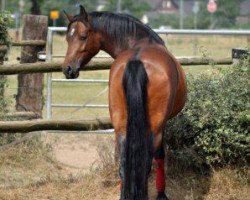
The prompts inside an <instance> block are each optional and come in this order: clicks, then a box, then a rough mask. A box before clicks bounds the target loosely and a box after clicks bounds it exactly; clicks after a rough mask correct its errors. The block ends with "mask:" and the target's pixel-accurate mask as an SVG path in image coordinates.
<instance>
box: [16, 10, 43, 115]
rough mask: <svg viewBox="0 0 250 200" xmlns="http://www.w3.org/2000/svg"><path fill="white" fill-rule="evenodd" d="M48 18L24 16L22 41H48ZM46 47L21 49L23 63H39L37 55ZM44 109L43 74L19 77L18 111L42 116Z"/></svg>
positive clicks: (25, 47)
mask: <svg viewBox="0 0 250 200" xmlns="http://www.w3.org/2000/svg"><path fill="white" fill-rule="evenodd" d="M47 29H48V17H47V16H41V15H24V17H23V33H22V40H46V38H47ZM44 49H45V45H38V46H24V47H22V48H21V63H34V62H37V60H38V59H37V53H38V52H39V51H43V50H44ZM42 108H43V74H42V73H36V74H20V75H18V92H17V96H16V109H17V111H32V112H35V113H36V114H37V116H42Z"/></svg>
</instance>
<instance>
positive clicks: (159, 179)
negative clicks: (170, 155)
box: [154, 135, 169, 200]
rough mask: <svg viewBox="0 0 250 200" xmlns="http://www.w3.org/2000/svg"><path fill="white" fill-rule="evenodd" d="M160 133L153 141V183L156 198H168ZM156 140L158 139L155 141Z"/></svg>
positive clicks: (158, 199)
mask: <svg viewBox="0 0 250 200" xmlns="http://www.w3.org/2000/svg"><path fill="white" fill-rule="evenodd" d="M157 137H158V138H157ZM161 138H162V135H156V136H155V138H154V139H155V142H154V148H155V151H154V163H155V178H156V181H155V185H156V191H157V198H156V200H169V199H168V198H167V196H166V194H165V186H166V184H165V168H164V163H165V150H164V146H163V142H162V139H161ZM157 140H158V141H157Z"/></svg>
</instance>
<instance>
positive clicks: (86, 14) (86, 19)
mask: <svg viewBox="0 0 250 200" xmlns="http://www.w3.org/2000/svg"><path fill="white" fill-rule="evenodd" d="M80 16H81V17H82V18H83V20H84V21H85V22H88V13H87V12H86V10H85V8H84V7H83V6H82V5H80Z"/></svg>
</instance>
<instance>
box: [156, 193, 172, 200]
mask: <svg viewBox="0 0 250 200" xmlns="http://www.w3.org/2000/svg"><path fill="white" fill-rule="evenodd" d="M156 200H169V198H167V196H166V194H165V193H164V192H159V193H158V195H157V198H156Z"/></svg>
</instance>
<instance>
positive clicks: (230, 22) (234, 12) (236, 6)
mask: <svg viewBox="0 0 250 200" xmlns="http://www.w3.org/2000/svg"><path fill="white" fill-rule="evenodd" d="M241 2H243V0H238V1H235V0H219V1H217V5H218V10H217V11H216V12H215V18H216V19H217V27H220V28H222V27H223V28H224V27H225V28H226V27H232V26H234V25H235V22H236V17H237V16H238V15H239V14H240V4H241Z"/></svg>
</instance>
